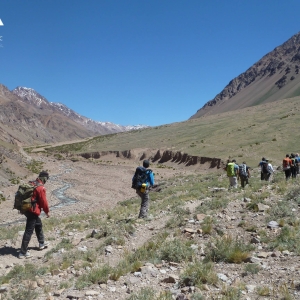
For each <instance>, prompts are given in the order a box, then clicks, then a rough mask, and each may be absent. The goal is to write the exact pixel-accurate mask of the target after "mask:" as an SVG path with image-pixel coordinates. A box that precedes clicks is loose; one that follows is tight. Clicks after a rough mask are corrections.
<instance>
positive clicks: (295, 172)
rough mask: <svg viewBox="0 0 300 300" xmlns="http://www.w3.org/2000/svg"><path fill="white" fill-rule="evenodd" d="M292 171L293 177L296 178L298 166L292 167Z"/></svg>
mask: <svg viewBox="0 0 300 300" xmlns="http://www.w3.org/2000/svg"><path fill="white" fill-rule="evenodd" d="M291 173H292V178H296V177H297V168H296V167H291Z"/></svg>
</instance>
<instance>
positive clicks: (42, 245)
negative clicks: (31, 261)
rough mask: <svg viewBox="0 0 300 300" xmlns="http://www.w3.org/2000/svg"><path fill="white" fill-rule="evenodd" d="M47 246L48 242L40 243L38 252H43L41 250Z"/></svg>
mask: <svg viewBox="0 0 300 300" xmlns="http://www.w3.org/2000/svg"><path fill="white" fill-rule="evenodd" d="M48 245H49V242H44V243H42V244H41V243H40V244H39V250H43V249H45V248H47V247H48Z"/></svg>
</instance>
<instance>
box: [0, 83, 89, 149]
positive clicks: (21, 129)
mask: <svg viewBox="0 0 300 300" xmlns="http://www.w3.org/2000/svg"><path fill="white" fill-rule="evenodd" d="M93 135H95V134H94V133H93V132H92V131H90V130H88V129H86V128H84V127H83V126H80V125H79V124H78V123H76V122H74V121H72V120H70V119H68V118H66V117H64V116H63V115H62V114H59V113H55V112H53V110H50V109H47V108H38V107H35V106H34V105H28V103H25V102H24V101H22V99H20V98H19V97H18V96H17V95H14V94H13V93H12V92H10V91H9V90H8V89H7V88H6V87H5V86H3V85H0V139H1V140H3V141H6V142H9V143H12V144H18V143H20V144H24V145H30V144H37V143H51V142H57V141H66V140H74V139H78V138H86V137H89V136H93Z"/></svg>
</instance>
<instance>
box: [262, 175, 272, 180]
mask: <svg viewBox="0 0 300 300" xmlns="http://www.w3.org/2000/svg"><path fill="white" fill-rule="evenodd" d="M263 176H264V180H265V181H269V180H270V177H271V173H263Z"/></svg>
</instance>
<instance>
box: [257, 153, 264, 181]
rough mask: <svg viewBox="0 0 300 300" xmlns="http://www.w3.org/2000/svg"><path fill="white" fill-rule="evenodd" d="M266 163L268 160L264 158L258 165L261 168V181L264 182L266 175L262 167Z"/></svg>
mask: <svg viewBox="0 0 300 300" xmlns="http://www.w3.org/2000/svg"><path fill="white" fill-rule="evenodd" d="M265 161H266V159H265V158H264V157H262V159H261V161H260V162H259V164H258V167H260V180H264V174H263V171H262V166H263V164H264V162H265Z"/></svg>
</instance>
